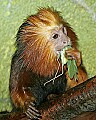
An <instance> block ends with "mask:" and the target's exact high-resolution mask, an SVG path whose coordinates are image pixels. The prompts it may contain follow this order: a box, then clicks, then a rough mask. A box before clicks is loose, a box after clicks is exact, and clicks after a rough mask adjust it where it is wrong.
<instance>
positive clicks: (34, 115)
mask: <svg viewBox="0 0 96 120" xmlns="http://www.w3.org/2000/svg"><path fill="white" fill-rule="evenodd" d="M25 114H26V115H27V116H28V118H29V120H31V119H39V118H42V117H41V114H40V112H39V111H38V110H37V109H36V108H35V103H33V102H30V104H29V106H28V109H27V111H26V112H25Z"/></svg>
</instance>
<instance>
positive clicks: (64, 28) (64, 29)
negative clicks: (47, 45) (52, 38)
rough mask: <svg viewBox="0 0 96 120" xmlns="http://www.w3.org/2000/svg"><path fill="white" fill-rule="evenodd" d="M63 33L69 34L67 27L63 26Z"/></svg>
mask: <svg viewBox="0 0 96 120" xmlns="http://www.w3.org/2000/svg"><path fill="white" fill-rule="evenodd" d="M63 33H65V34H66V35H67V30H66V27H63Z"/></svg>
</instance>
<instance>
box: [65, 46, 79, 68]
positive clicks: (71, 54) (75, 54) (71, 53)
mask: <svg viewBox="0 0 96 120" xmlns="http://www.w3.org/2000/svg"><path fill="white" fill-rule="evenodd" d="M65 57H66V58H67V59H74V60H76V65H77V66H80V65H81V53H80V51H78V50H77V49H75V48H70V49H68V50H66V51H65Z"/></svg>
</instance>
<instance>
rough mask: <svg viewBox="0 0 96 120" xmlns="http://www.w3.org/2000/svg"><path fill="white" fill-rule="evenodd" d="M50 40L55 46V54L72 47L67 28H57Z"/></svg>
mask: <svg viewBox="0 0 96 120" xmlns="http://www.w3.org/2000/svg"><path fill="white" fill-rule="evenodd" d="M50 40H51V41H52V43H53V44H54V46H55V52H56V53H57V54H59V52H60V51H61V50H62V49H63V48H64V47H66V46H68V45H71V40H70V38H69V37H68V36H67V30H66V28H65V27H63V26H61V27H59V28H58V27H57V28H55V29H54V30H53V31H52V33H51V36H50Z"/></svg>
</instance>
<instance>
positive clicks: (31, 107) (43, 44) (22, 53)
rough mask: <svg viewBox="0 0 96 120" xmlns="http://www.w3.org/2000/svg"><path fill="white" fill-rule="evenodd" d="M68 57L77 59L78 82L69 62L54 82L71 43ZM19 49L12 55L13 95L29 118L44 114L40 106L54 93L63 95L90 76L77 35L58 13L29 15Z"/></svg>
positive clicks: (21, 30)
mask: <svg viewBox="0 0 96 120" xmlns="http://www.w3.org/2000/svg"><path fill="white" fill-rule="evenodd" d="M70 44H71V46H72V49H69V50H67V51H66V57H69V58H70V59H75V60H76V63H77V66H78V81H76V80H74V79H72V80H71V79H70V77H69V76H68V73H67V71H68V70H67V65H64V68H63V69H64V73H63V75H61V76H60V77H58V78H56V80H55V81H54V84H53V83H52V82H50V83H48V84H46V85H44V84H45V83H46V82H47V81H49V80H50V79H52V78H54V76H55V74H56V72H57V69H58V73H57V75H59V74H61V72H62V68H61V66H62V63H61V59H60V58H59V57H58V54H60V51H61V50H62V49H63V48H64V47H66V46H68V45H70ZM16 46H17V50H16V52H15V54H14V55H13V58H12V64H11V74H10V95H11V99H12V102H13V104H14V106H15V107H16V108H19V109H21V110H23V111H24V112H25V113H26V115H27V116H28V118H30V119H33V118H34V119H39V118H40V117H41V115H40V113H39V111H38V110H37V109H38V106H39V105H40V104H41V103H42V102H43V101H44V100H46V98H47V96H48V95H50V94H63V93H64V91H65V90H66V89H68V88H71V87H74V86H76V85H78V84H80V83H81V82H83V81H85V80H86V79H87V74H86V71H85V70H84V66H83V65H82V62H81V54H80V52H79V50H78V49H77V36H76V34H75V33H74V32H73V30H72V28H71V27H70V26H69V24H68V23H66V22H65V21H64V20H63V19H62V17H61V16H60V15H59V13H58V12H56V11H55V10H53V9H51V8H42V9H40V10H39V12H38V13H37V14H35V15H31V16H29V17H28V18H27V19H26V20H25V22H24V23H23V24H22V25H21V26H20V28H19V30H18V33H17V40H16Z"/></svg>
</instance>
